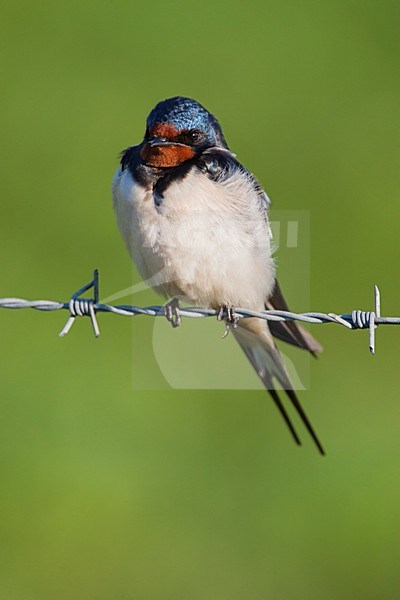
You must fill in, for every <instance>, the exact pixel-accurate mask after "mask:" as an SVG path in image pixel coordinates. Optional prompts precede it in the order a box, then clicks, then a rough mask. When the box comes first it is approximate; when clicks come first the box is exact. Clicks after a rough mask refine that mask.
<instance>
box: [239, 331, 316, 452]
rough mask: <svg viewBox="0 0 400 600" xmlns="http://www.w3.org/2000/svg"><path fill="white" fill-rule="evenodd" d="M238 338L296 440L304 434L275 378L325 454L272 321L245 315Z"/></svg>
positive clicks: (298, 442) (299, 442)
mask: <svg viewBox="0 0 400 600" xmlns="http://www.w3.org/2000/svg"><path fill="white" fill-rule="evenodd" d="M233 332H234V335H235V338H236V339H237V341H238V342H239V344H240V346H241V348H242V350H243V352H244V353H245V354H246V356H247V358H248V359H249V361H250V363H251V364H252V366H253V368H254V370H255V371H256V373H257V375H258V376H259V377H260V379H261V381H262V382H263V384H264V386H265V387H266V389H267V390H268V392H269V393H270V394H271V396H272V398H273V400H274V402H275V404H276V406H277V408H278V410H279V412H280V413H281V415H282V417H283V419H284V420H285V423H286V425H287V426H288V428H289V430H290V433H291V434H292V436H293V439H294V441H295V442H296V444H299V445H301V441H300V438H299V436H298V434H297V432H296V430H295V428H294V426H293V424H292V422H291V420H290V417H289V415H288V413H287V412H286V409H285V407H284V405H283V403H282V401H281V399H280V397H279V394H278V392H277V391H276V389H275V388H274V384H273V379H274V378H275V379H276V380H277V381H278V383H279V384H280V385H281V386H282V388H283V389H284V390H285V393H286V394H287V396H288V397H289V399H290V401H291V402H292V404H293V406H294V408H295V409H296V411H297V413H298V415H299V416H300V418H301V420H302V421H303V423H304V425H305V427H306V429H307V430H308V432H309V434H310V435H311V437H312V439H313V440H314V443H315V445H316V446H317V448H318V450H319V452H320V453H321V454H325V451H324V449H323V447H322V444H321V442H320V441H319V439H318V436H317V434H316V433H315V431H314V429H313V426H312V425H311V423H310V421H309V419H308V417H307V415H306V413H305V412H304V410H303V408H302V406H301V404H300V402H299V400H298V398H297V396H296V393H295V392H294V390H293V386H292V383H291V381H290V379H289V375H288V372H287V370H286V367H285V365H284V362H283V360H282V356H281V354H280V352H279V350H278V348H277V347H276V345H275V342H274V341H273V339H272V336H271V334H270V332H269V329H268V325H267V324H266V323H265V322H261V321H259V320H258V319H243V320H242V322H241V323H239V326H238V327H237V328H236V329H234V330H233Z"/></svg>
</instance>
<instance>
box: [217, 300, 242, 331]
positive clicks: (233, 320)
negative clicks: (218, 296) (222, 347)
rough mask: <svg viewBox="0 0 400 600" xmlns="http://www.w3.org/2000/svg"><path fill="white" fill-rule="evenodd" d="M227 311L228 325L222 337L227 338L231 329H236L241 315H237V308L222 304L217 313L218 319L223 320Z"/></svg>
mask: <svg viewBox="0 0 400 600" xmlns="http://www.w3.org/2000/svg"><path fill="white" fill-rule="evenodd" d="M225 313H226V327H225V333H224V335H223V336H222V339H224V338H226V336H227V335H228V333H229V332H230V330H231V329H236V327H237V326H238V322H239V317H238V316H237V315H236V312H235V309H234V308H233V307H232V306H227V305H224V306H221V308H220V309H219V311H218V314H217V321H223V319H224V315H225Z"/></svg>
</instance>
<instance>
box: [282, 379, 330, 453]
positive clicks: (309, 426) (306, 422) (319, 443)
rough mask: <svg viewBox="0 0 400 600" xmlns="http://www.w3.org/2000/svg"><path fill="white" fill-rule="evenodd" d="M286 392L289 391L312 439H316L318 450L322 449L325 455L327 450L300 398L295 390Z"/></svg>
mask: <svg viewBox="0 0 400 600" xmlns="http://www.w3.org/2000/svg"><path fill="white" fill-rule="evenodd" d="M285 392H286V393H287V395H288V396H289V398H290V400H291V402H292V404H293V406H294V407H295V409H296V410H297V413H298V415H299V417H300V418H301V420H302V421H303V423H304V425H305V427H306V429H307V431H308V433H309V434H310V435H311V437H312V439H313V440H314V443H315V445H316V446H317V448H318V450H319V451H320V453H321V454H322V455H323V456H325V450H324V449H323V447H322V444H321V442H320V441H319V439H318V436H317V434H316V433H315V431H314V428H313V426H312V425H311V423H310V421H309V419H308V417H307V415H306V413H305V412H304V410H303V407H302V406H301V404H300V402H299V399H298V398H297V396H296V394H295V393H294V391H293V390H285Z"/></svg>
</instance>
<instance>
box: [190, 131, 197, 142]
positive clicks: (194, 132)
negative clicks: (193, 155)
mask: <svg viewBox="0 0 400 600" xmlns="http://www.w3.org/2000/svg"><path fill="white" fill-rule="evenodd" d="M189 136H190V139H191V140H192V141H193V142H197V141H198V140H199V139H200V131H197V130H196V129H192V131H189Z"/></svg>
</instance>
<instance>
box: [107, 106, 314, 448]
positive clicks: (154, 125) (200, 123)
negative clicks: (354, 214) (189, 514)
mask: <svg viewBox="0 0 400 600" xmlns="http://www.w3.org/2000/svg"><path fill="white" fill-rule="evenodd" d="M112 190H113V203H114V209H115V212H116V216H117V222H118V227H119V229H120V231H121V234H122V237H123V239H124V241H125V244H126V246H127V248H128V251H129V253H130V255H131V257H132V259H133V260H134V262H135V263H136V265H137V268H138V270H139V272H140V274H141V276H142V277H143V279H145V280H146V281H147V283H149V284H150V285H151V286H152V287H153V288H154V289H155V290H156V291H157V292H159V293H160V294H161V295H163V296H164V297H166V298H170V299H172V300H171V301H170V302H169V303H168V304H167V305H166V316H167V317H168V318H169V320H171V322H172V323H173V325H175V326H176V325H178V324H179V323H180V316H179V304H178V300H177V299H178V298H181V299H183V300H184V301H187V302H190V303H192V304H196V305H198V306H204V307H210V308H213V309H216V310H218V311H219V318H220V319H222V318H224V319H226V322H227V327H231V329H232V331H233V334H234V336H235V338H236V339H237V341H238V342H239V344H240V346H241V347H242V349H243V351H244V353H245V354H246V356H247V358H248V359H249V361H250V362H251V364H252V366H253V367H254V369H255V371H256V372H257V374H258V376H259V377H260V379H261V380H262V382H263V384H264V386H265V387H266V388H267V390H268V391H269V393H270V394H271V396H272V398H273V400H274V402H275V404H276V406H277V407H278V409H279V411H280V413H281V415H282V416H283V418H284V420H285V422H286V424H287V426H288V427H289V430H290V432H291V434H292V436H293V438H294V440H295V441H296V443H297V444H301V442H300V438H299V437H298V435H297V433H296V430H295V429H294V426H293V425H292V422H291V421H290V419H289V415H288V414H287V412H286V410H285V407H284V405H283V403H282V401H281V399H280V397H279V395H278V393H277V391H276V389H275V388H274V379H276V381H277V382H278V383H279V384H280V386H281V387H282V388H283V389H284V390H285V392H286V394H287V396H288V397H289V399H290V401H291V402H292V404H293V406H294V408H295V409H296V411H297V412H298V414H299V415H300V418H301V419H302V421H303V423H304V425H305V427H306V428H307V430H308V432H309V433H310V435H311V437H312V438H313V440H314V442H315V444H316V446H317V447H318V449H319V451H320V452H321V454H324V450H323V448H322V445H321V443H320V441H319V439H318V437H317V435H316V433H315V432H314V429H313V427H312V425H311V423H310V421H309V420H308V418H307V416H306V414H305V413H304V411H303V408H302V407H301V405H300V402H299V400H298V398H297V396H296V393H295V392H294V390H293V387H292V384H291V382H290V379H289V375H288V372H287V370H286V367H285V365H284V363H283V360H282V357H281V355H280V352H279V350H278V348H277V346H276V344H275V342H274V340H273V337H272V336H275V337H277V338H279V339H281V340H284V341H285V342H288V343H290V344H294V345H295V346H299V347H300V348H304V349H306V350H308V351H309V352H311V354H314V355H315V353H316V352H319V351H320V350H322V348H321V346H320V344H319V343H318V342H317V341H316V340H315V339H314V338H313V337H312V336H311V334H310V333H308V332H307V331H305V330H304V329H302V328H301V327H300V326H298V325H297V324H296V323H295V322H293V321H288V322H280V323H278V322H271V321H269V322H267V321H265V320H261V319H257V318H246V319H237V317H236V316H235V310H234V309H235V307H236V308H238V307H241V308H248V309H251V310H255V311H261V310H265V308H267V309H277V310H278V309H280V310H288V306H287V304H286V302H285V300H284V298H283V296H282V293H281V290H280V288H279V285H278V282H277V280H276V277H275V266H274V260H273V258H272V256H271V253H272V250H271V230H270V225H269V220H268V209H269V205H270V200H269V198H268V196H267V194H266V193H265V192H264V190H263V189H262V187H261V186H260V184H259V183H258V181H257V180H256V178H255V177H254V176H253V175H252V174H251V173H250V172H249V171H247V169H245V167H243V165H241V164H240V162H239V161H238V160H237V159H236V156H235V155H234V154H233V153H232V152H231V151H230V150H229V148H228V145H227V143H226V141H225V137H224V135H223V133H222V129H221V127H220V124H219V123H218V121H217V119H216V118H215V117H214V116H213V115H212V114H211V113H210V112H208V111H207V110H206V109H205V108H204V107H203V106H201V104H199V103H198V102H196V101H195V100H192V99H190V98H184V97H180V96H178V97H175V98H169V99H167V100H163V101H162V102H159V103H158V104H157V105H156V106H155V108H153V110H152V111H151V112H150V114H149V116H148V118H147V126H146V131H145V134H144V139H143V141H142V142H141V143H140V144H139V145H137V146H131V147H129V148H127V149H126V150H125V151H123V152H122V158H121V165H120V167H119V168H118V170H117V172H116V174H115V177H114V180H113V186H112Z"/></svg>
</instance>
